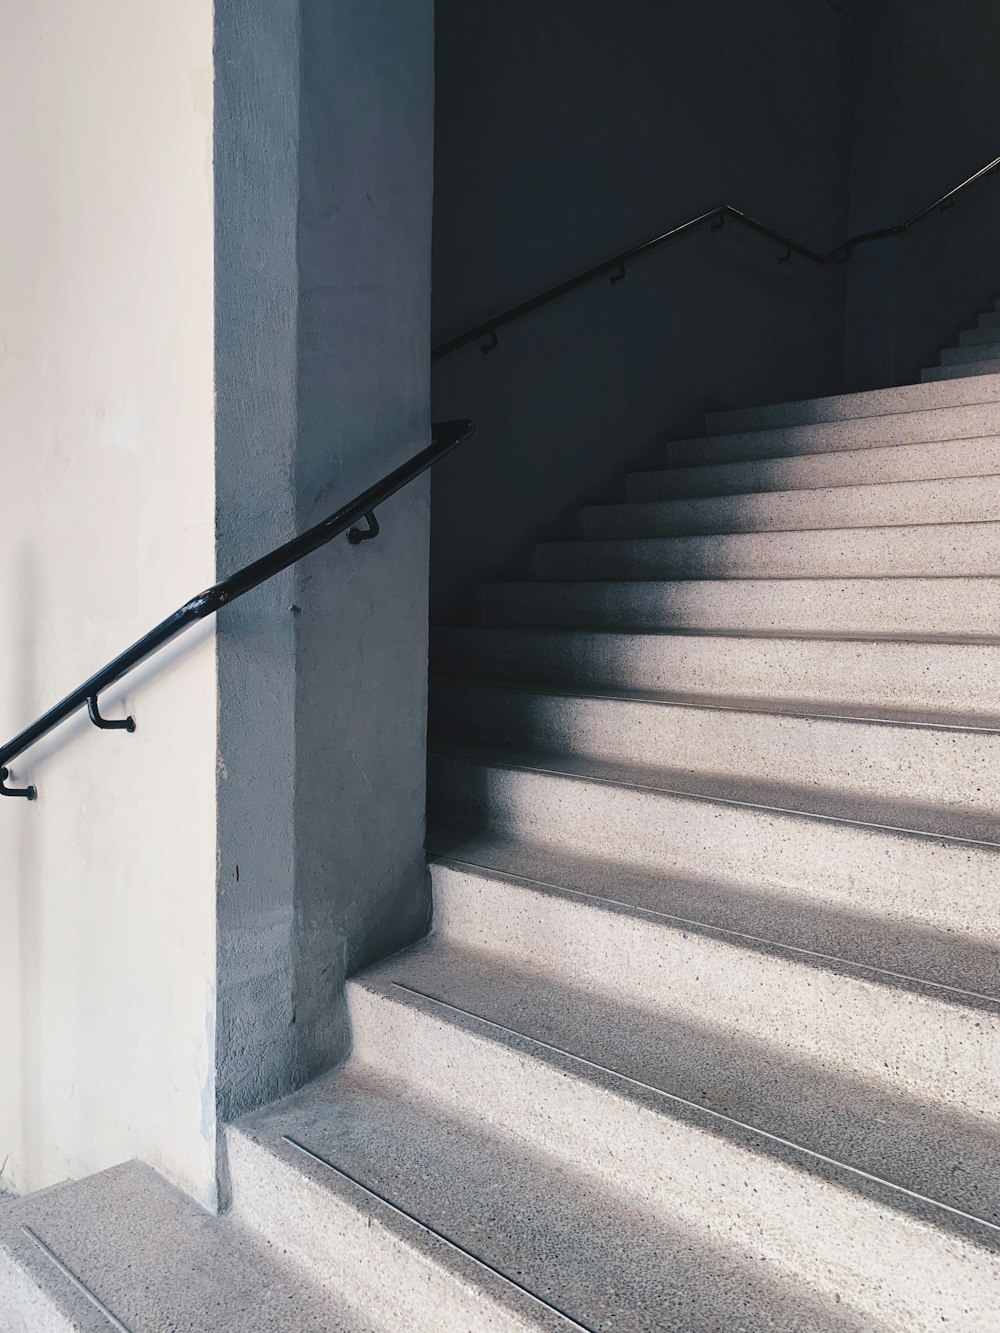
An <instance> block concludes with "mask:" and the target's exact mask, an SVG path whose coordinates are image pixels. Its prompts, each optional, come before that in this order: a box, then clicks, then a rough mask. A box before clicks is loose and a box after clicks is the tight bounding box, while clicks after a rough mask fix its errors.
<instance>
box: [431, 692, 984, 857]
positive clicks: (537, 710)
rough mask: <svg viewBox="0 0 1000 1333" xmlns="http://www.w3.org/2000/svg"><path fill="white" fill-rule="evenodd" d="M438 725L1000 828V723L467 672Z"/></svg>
mask: <svg viewBox="0 0 1000 1333" xmlns="http://www.w3.org/2000/svg"><path fill="white" fill-rule="evenodd" d="M430 727H431V736H432V741H433V743H434V744H435V745H439V746H445V747H447V745H449V744H454V743H459V744H462V743H466V742H471V743H473V744H476V745H483V746H485V745H487V744H488V743H490V742H493V743H499V744H501V745H512V746H515V747H516V748H518V749H524V750H543V751H546V752H548V753H551V754H559V755H572V756H575V757H578V758H584V759H591V758H592V759H597V760H601V761H606V762H610V763H616V764H629V765H634V766H636V767H640V768H645V769H647V770H649V772H650V774H655V773H656V772H657V771H658V770H669V771H670V772H671V773H672V774H673V775H675V776H676V775H679V776H680V780H681V781H686V780H687V779H688V778H690V777H691V776H693V775H695V774H712V775H715V776H717V777H720V778H726V779H735V780H737V781H739V782H743V781H746V782H753V783H756V784H758V785H759V784H761V783H771V784H778V785H780V786H781V787H782V788H785V789H787V793H786V794H787V795H788V796H789V797H791V798H793V799H794V797H795V796H796V795H797V794H798V793H800V792H805V793H807V794H808V799H810V801H819V802H821V803H822V802H823V798H824V797H832V798H833V799H835V800H839V799H840V798H841V797H844V796H846V797H849V798H851V799H852V801H853V802H854V803H855V813H858V809H859V806H860V808H861V809H862V810H863V811H864V813H865V814H867V816H868V817H869V818H871V817H873V816H874V815H876V814H877V813H878V812H879V811H880V810H881V809H882V808H883V807H884V803H885V801H887V800H888V801H892V802H910V803H912V804H913V805H914V806H917V807H919V806H933V807H935V814H936V817H937V820H938V823H937V826H938V827H939V828H940V829H942V830H947V829H949V828H951V830H952V831H953V832H955V833H957V834H959V835H960V836H970V837H980V838H994V839H997V840H1000V814H998V801H997V792H998V790H1000V732H996V731H992V732H989V731H975V730H966V729H961V728H946V727H937V726H914V725H907V724H901V723H892V722H877V721H873V720H871V719H866V718H849V717H843V716H842V717H831V716H829V715H824V714H822V713H815V714H813V715H811V716H810V715H807V714H804V713H787V712H783V711H782V710H781V709H780V707H779V706H777V705H775V704H774V703H771V704H770V705H768V703H767V701H764V700H762V701H759V702H758V703H757V704H756V705H750V704H746V703H737V702H732V703H729V704H726V703H725V702H723V701H702V702H701V703H696V702H690V703H676V702H673V701H669V700H664V699H659V698H655V697H646V698H642V697H637V696H636V695H634V694H629V693H620V692H619V693H615V694H612V693H610V692H608V693H604V694H600V695H596V694H583V693H579V692H573V691H571V690H570V689H569V688H563V689H561V690H556V689H550V690H543V689H540V688H538V687H531V686H524V685H516V684H503V683H500V682H497V683H487V682H479V681H470V680H461V679H456V678H439V679H435V680H434V681H433V684H432V689H431V713H430ZM817 755H822V756H823V763H822V765H817V763H816V756H817ZM820 808H822V804H821V807H820Z"/></svg>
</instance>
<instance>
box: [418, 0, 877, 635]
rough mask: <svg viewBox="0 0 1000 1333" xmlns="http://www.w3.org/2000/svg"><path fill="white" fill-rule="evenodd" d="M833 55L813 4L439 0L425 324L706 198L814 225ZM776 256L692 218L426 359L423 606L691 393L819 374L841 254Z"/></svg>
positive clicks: (450, 613) (553, 517) (742, 390)
mask: <svg viewBox="0 0 1000 1333" xmlns="http://www.w3.org/2000/svg"><path fill="white" fill-rule="evenodd" d="M849 51H850V32H849V19H848V16H847V15H846V14H845V13H843V12H842V7H836V6H833V5H831V4H828V3H825V2H824V0H808V3H802V4H796V5H790V4H788V3H786V2H784V0H766V3H763V4H758V5H752V6H751V5H746V4H743V3H740V0H713V3H712V4H710V5H700V6H685V7H684V8H683V9H682V10H679V9H678V8H677V7H676V6H672V5H663V4H661V3H655V2H654V0H626V3H624V4H621V5H618V6H615V7H614V9H613V10H609V8H608V6H607V5H606V4H603V3H596V0H550V2H549V3H546V4H544V5H539V4H537V3H529V2H528V0H510V3H507V4H505V5H502V6H487V5H469V4H467V3H465V2H464V0H438V14H437V56H438V60H437V79H438V100H437V169H436V193H435V231H434V335H435V339H436V340H442V339H444V338H446V337H448V336H450V335H452V334H454V333H456V332H458V331H460V330H461V329H463V328H464V327H466V326H468V325H470V324H473V323H475V322H477V321H479V320H481V319H485V318H488V317H489V315H490V314H491V313H493V312H495V311H497V310H499V309H502V308H503V307H505V306H506V305H509V304H512V303H514V302H515V301H518V300H520V299H523V298H525V297H527V296H530V295H532V294H533V293H534V292H536V291H538V290H540V289H543V288H544V287H546V286H547V285H550V284H552V283H555V282H558V281H560V280H561V279H563V278H566V277H569V276H571V275H572V274H573V273H575V272H576V271H578V270H579V269H581V268H584V267H586V266H587V265H588V264H591V263H593V262H594V261H595V260H598V259H600V258H602V257H604V256H606V255H608V254H613V253H615V252H616V251H617V250H619V249H622V248H624V247H626V246H628V245H630V244H632V243H635V242H638V241H642V240H645V239H646V238H647V237H649V236H650V235H652V234H655V233H656V232H657V231H658V230H661V229H664V228H666V227H668V226H670V225H672V224H674V223H676V222H679V221H681V220H683V219H684V218H685V217H687V216H690V215H691V214H693V213H695V212H697V211H699V210H701V209H705V208H709V207H711V206H712V205H713V204H715V203H718V202H719V201H720V200H722V199H726V200H728V201H729V202H731V203H733V204H735V205H737V206H739V207H741V208H743V209H745V210H747V211H749V212H753V213H756V214H757V215H759V216H760V217H761V218H762V219H763V220H764V221H766V222H769V223H771V224H773V225H774V226H776V227H777V228H778V229H780V230H785V231H787V232H789V233H790V234H792V235H794V236H796V237H799V238H801V240H802V241H803V242H804V243H806V244H807V245H810V246H814V247H818V248H824V247H832V246H833V245H834V244H835V243H836V242H838V241H839V240H841V239H842V237H843V235H844V229H845V226H846V221H847V219H846V186H847V172H848V161H847V149H848V137H849V116H848V97H849V84H850V60H849ZM776 253H777V252H776V251H775V249H774V248H773V247H771V246H769V245H766V244H763V243H760V242H757V241H754V240H749V239H747V238H746V237H745V236H740V235H739V234H738V233H737V232H736V231H735V230H734V229H732V228H729V227H727V228H726V229H725V230H724V231H723V232H721V233H718V234H713V235H710V234H708V233H707V232H705V233H702V234H699V235H697V236H696V237H695V238H694V239H691V240H689V241H686V242H683V243H681V244H680V245H679V246H677V247H676V248H672V249H667V250H665V251H663V252H661V253H660V254H659V255H658V256H656V257H653V258H650V259H647V260H645V261H643V262H642V263H641V265H636V267H635V268H634V269H633V270H632V271H631V272H630V273H629V274H628V276H627V278H626V279H625V281H623V282H620V283H618V284H617V285H615V286H614V287H613V288H612V287H610V286H609V285H608V283H607V282H602V283H599V284H596V285H595V286H593V287H592V288H589V289H587V290H585V291H581V292H579V293H577V294H575V295H573V296H571V297H569V298H567V299H566V300H564V301H563V302H561V303H560V304H559V305H556V306H552V307H550V308H549V309H548V310H546V311H544V312H542V313H539V314H537V315H535V316H532V317H531V318H530V319H528V320H525V321H524V322H523V323H521V324H520V325H518V326H516V327H514V328H512V329H510V330H508V331H506V332H505V333H502V334H501V346H500V349H499V350H498V351H496V352H495V353H493V354H492V355H490V356H487V357H484V356H482V355H481V353H480V352H479V350H478V349H477V348H475V347H472V348H470V349H466V350H464V351H461V352H458V353H456V354H454V356H452V357H451V358H449V359H448V360H446V361H443V362H440V363H438V365H437V366H436V367H435V371H434V396H435V414H436V415H438V416H442V417H446V416H460V415H461V416H464V415H468V416H471V417H473V418H474V419H475V420H476V422H477V426H478V434H477V436H476V438H475V441H474V442H473V443H472V444H470V445H469V446H468V447H467V448H465V449H464V450H462V451H460V452H459V454H457V455H456V456H455V457H454V458H453V459H452V460H449V461H447V462H446V463H445V464H443V465H442V466H441V467H440V468H439V469H437V471H436V474H435V479H434V514H433V561H432V563H433V571H434V572H433V614H434V616H435V618H438V619H447V618H450V617H454V616H460V615H461V614H462V612H463V610H464V608H465V606H466V603H467V598H468V594H469V591H470V589H471V588H472V587H473V586H474V585H475V584H476V583H477V582H478V581H479V580H480V579H482V578H484V577H488V576H490V575H493V574H495V573H498V572H501V573H502V572H505V571H510V570H516V569H517V568H518V567H519V561H520V559H521V556H522V553H523V551H524V549H525V546H526V544H527V543H528V542H529V540H530V539H531V538H532V537H533V536H535V535H537V534H539V533H542V532H551V531H553V530H556V528H555V527H554V525H556V527H557V526H558V523H559V521H560V516H564V515H565V514H566V513H567V512H568V511H569V510H570V509H571V508H572V506H574V505H575V504H576V503H578V502H579V501H580V500H582V499H585V498H586V497H587V496H588V495H592V494H595V493H599V492H600V491H601V490H602V488H603V487H605V486H606V484H607V481H608V479H609V478H611V477H613V476H615V475H616V474H617V473H618V472H619V471H620V470H621V468H622V467H623V466H624V465H625V464H626V463H627V462H628V461H629V460H631V459H633V458H636V457H638V456H641V455H642V454H643V453H644V452H645V451H646V450H648V449H649V447H650V446H651V445H653V444H654V443H656V442H657V440H659V439H660V438H663V437H666V436H671V435H673V436H676V435H682V434H684V433H686V432H691V433H694V432H696V431H698V430H700V428H701V417H702V413H703V411H704V410H705V409H706V408H710V407H720V406H727V405H736V404H740V403H746V402H754V401H766V400H769V399H780V398H787V397H792V396H798V395H808V394H814V393H821V392H826V391H833V390H836V389H837V388H839V387H840V380H841V373H842V313H843V275H842V273H839V272H822V271H820V272H816V271H811V270H809V269H807V268H806V267H805V266H804V265H803V264H802V263H800V262H798V261H792V262H791V263H789V264H785V265H782V266H781V267H780V268H779V267H778V266H777V264H776V263H775V258H776Z"/></svg>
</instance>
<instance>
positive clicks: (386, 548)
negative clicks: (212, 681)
mask: <svg viewBox="0 0 1000 1333" xmlns="http://www.w3.org/2000/svg"><path fill="white" fill-rule="evenodd" d="M217 30H218V31H217V59H218V67H219V80H220V91H219V99H218V104H219V115H218V117H217V156H216V177H217V210H216V212H217V243H218V246H219V251H220V254H219V261H218V272H219V290H218V294H217V300H218V319H217V328H218V362H219V386H220V401H219V452H218V474H219V477H218V493H219V516H218V528H219V548H220V549H219V560H220V566H222V567H223V568H224V569H228V568H231V567H234V566H235V565H237V564H238V563H240V562H242V561H243V560H244V559H245V558H247V557H248V556H252V555H256V554H257V553H258V552H260V551H263V550H265V549H267V548H268V547H269V546H272V545H273V544H274V543H275V542H277V541H280V540H282V539H283V538H285V537H287V536H290V535H291V534H292V533H293V532H294V531H299V530H301V529H302V528H304V527H307V526H309V525H310V524H312V523H315V522H316V521H318V520H319V519H321V518H322V517H324V516H325V515H326V514H327V513H329V512H330V511H331V510H333V509H335V508H336V507H337V506H338V505H340V504H342V503H344V502H345V501H347V500H349V499H350V498H351V497H352V496H353V495H354V494H356V493H357V492H358V491H359V490H361V489H363V488H364V487H365V486H368V485H370V484H371V483H372V482H374V481H376V480H377V479H378V478H379V477H381V476H382V475H383V474H384V473H385V472H387V471H389V470H390V469H391V468H392V467H394V466H396V465H398V464H399V463H400V462H402V461H403V460H404V459H405V458H406V457H408V456H409V455H410V454H411V453H413V452H415V451H416V450H417V449H419V448H422V447H423V446H424V445H425V444H426V443H427V441H428V435H429V423H430V414H429V370H428V364H427V347H428V339H429V327H430V224H431V187H432V152H433V148H432V134H433V123H432V119H433V8H432V4H431V2H430V0H379V2H378V3H371V0H365V3H360V0H335V2H333V3H331V2H330V0H322V2H321V0H301V3H299V0H286V2H284V3H281V4H277V5H275V4H271V3H267V4H265V3H263V0H256V3H254V4H252V5H250V6H247V5H245V4H243V3H240V4H235V3H232V4H224V5H219V6H218V9H217ZM379 518H380V521H381V523H382V527H383V535H382V536H381V537H380V538H379V539H378V540H377V541H375V542H370V543H365V544H363V545H361V546H359V547H352V546H350V545H349V544H348V543H347V541H346V539H341V540H339V541H338V542H337V543H335V544H334V545H333V546H331V547H328V548H326V549H325V550H323V551H320V552H318V553H316V554H315V555H313V556H312V557H310V559H309V560H308V561H306V562H305V563H304V564H303V565H302V566H300V567H299V568H298V569H297V570H296V571H295V572H294V573H293V574H290V575H289V576H288V577H287V578H283V579H279V580H277V581H276V582H275V583H273V584H271V585H270V586H269V587H268V588H267V589H265V590H261V592H260V593H259V594H257V595H256V596H255V597H254V598H252V599H248V600H247V602H246V603H245V604H243V605H242V606H240V607H236V608H233V611H232V612H231V613H230V615H229V616H228V617H223V618H220V626H219V681H220V765H219V774H220V777H219V811H220V814H219V819H220V831H219V842H220V860H219V928H220V935H219V976H218V989H219V1031H220V1038H219V1059H220V1067H219V1110H220V1117H221V1118H222V1119H229V1118H232V1117H233V1116H235V1115H238V1114H240V1113H241V1112H243V1111H245V1110H247V1109H249V1108H250V1107H252V1106H256V1105H260V1104H261V1103H262V1102H265V1101H268V1100H270V1099H272V1098H274V1097H277V1096H279V1095H281V1094H282V1093H283V1092H286V1091H288V1090H289V1089H291V1088H293V1087H295V1086H298V1085H299V1084H301V1083H302V1082H304V1081H305V1080H306V1079H308V1078H310V1077H312V1076H314V1075H315V1074H317V1073H319V1072H320V1071H322V1070H323V1069H325V1068H328V1067H329V1066H330V1065H332V1064H333V1063H335V1062H336V1061H337V1060H338V1059H339V1058H341V1057H342V1056H343V1055H344V1054H346V1050H347V1045H348V1040H349V1034H348V1033H347V1030H346V1027H345V1022H344V1013H343V1005H342V988H343V983H344V979H345V976H346V975H347V974H348V973H349V972H351V971H353V970H354V969H356V968H357V967H359V966H361V965H362V964H364V963H365V962H367V961H368V960H369V959H371V958H373V957H378V956H381V955H383V954H385V953H388V952H391V951H392V950H394V949H396V948H399V947H401V946H403V945H405V944H407V943H409V942H410V941H412V940H413V939H414V938H415V937H416V936H418V935H419V934H420V933H421V932H422V931H423V930H424V929H425V928H426V925H427V922H428V916H429V897H428V888H427V879H426V871H425V869H424V865H423V851H422V848H423V831H424V762H425V759H424V739H425V684H426V660H427V570H428V522H429V514H428V495H427V487H426V484H424V485H420V484H418V485H415V486H413V487H410V488H409V489H408V490H407V491H406V492H405V493H403V494H401V495H400V496H398V497H396V498H394V499H393V500H392V501H391V502H390V503H389V504H387V505H386V506H385V508H384V510H383V511H382V512H380V514H379Z"/></svg>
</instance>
